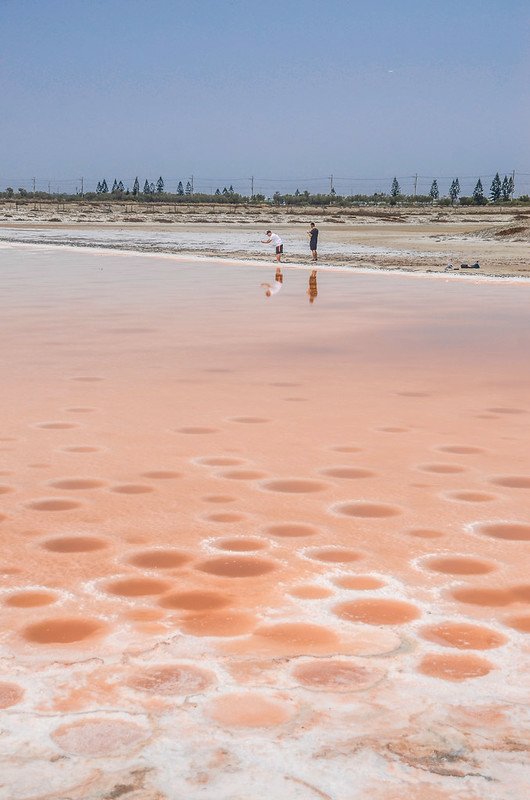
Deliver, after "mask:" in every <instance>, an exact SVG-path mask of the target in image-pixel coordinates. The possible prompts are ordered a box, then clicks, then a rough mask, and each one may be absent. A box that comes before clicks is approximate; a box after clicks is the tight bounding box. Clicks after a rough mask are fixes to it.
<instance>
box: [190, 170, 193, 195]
mask: <svg viewBox="0 0 530 800" xmlns="http://www.w3.org/2000/svg"><path fill="white" fill-rule="evenodd" d="M190 183H191V193H192V194H193V175H192V176H191V181H190Z"/></svg>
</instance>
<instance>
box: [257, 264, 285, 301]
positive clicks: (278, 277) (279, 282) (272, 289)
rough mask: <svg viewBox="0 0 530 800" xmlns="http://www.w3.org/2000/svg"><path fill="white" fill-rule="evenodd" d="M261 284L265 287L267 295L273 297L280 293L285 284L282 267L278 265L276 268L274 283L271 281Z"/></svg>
mask: <svg viewBox="0 0 530 800" xmlns="http://www.w3.org/2000/svg"><path fill="white" fill-rule="evenodd" d="M261 285H262V286H264V287H265V297H272V295H273V294H278V292H279V291H280V289H281V288H282V286H283V275H282V270H281V267H278V269H277V270H276V274H275V276H274V284H273V285H271V284H270V283H262V284H261Z"/></svg>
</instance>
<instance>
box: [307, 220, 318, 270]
mask: <svg viewBox="0 0 530 800" xmlns="http://www.w3.org/2000/svg"><path fill="white" fill-rule="evenodd" d="M307 235H308V236H309V249H310V250H311V255H312V257H313V261H318V256H317V242H318V228H317V227H316V226H315V223H314V222H312V223H311V227H310V228H309V230H308V232H307Z"/></svg>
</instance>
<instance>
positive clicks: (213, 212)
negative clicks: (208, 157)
mask: <svg viewBox="0 0 530 800" xmlns="http://www.w3.org/2000/svg"><path fill="white" fill-rule="evenodd" d="M313 219H314V220H315V221H316V223H317V224H318V227H319V229H320V242H319V253H320V263H321V265H331V266H347V267H351V268H363V267H364V268H372V269H379V268H383V269H386V270H394V269H396V270H406V271H419V272H443V271H444V270H445V268H446V266H447V264H448V263H451V264H453V265H454V266H455V267H459V265H460V264H461V263H468V264H472V263H474V262H475V261H477V260H478V261H479V263H480V265H481V269H480V271H478V270H476V271H475V270H473V275H484V274H485V275H498V276H520V277H528V276H530V262H529V259H528V243H529V241H530V223H529V220H530V211H527V210H526V209H525V208H524V207H519V208H515V209H513V210H511V209H510V210H508V209H501V208H499V209H496V208H483V209H476V208H471V209H464V208H462V209H459V208H456V209H451V208H437V209H427V210H424V209H419V210H418V209H399V208H398V209H385V208H381V209H356V210H352V211H351V212H350V211H348V212H345V211H344V210H340V209H326V210H325V211H324V212H323V213H322V214H320V215H319V214H318V213H316V211H315V209H293V210H287V209H271V208H270V207H268V208H258V209H254V208H251V207H229V208H223V207H221V208H219V207H211V206H209V207H206V208H194V207H192V206H184V207H180V206H161V207H160V208H158V207H157V206H151V205H146V204H144V205H141V206H140V207H139V208H138V207H135V206H134V205H132V204H131V207H130V206H124V205H119V204H114V205H112V204H109V205H108V206H105V207H103V208H102V207H101V206H90V205H86V204H63V205H61V204H59V205H53V206H50V205H48V204H40V205H39V204H35V205H31V204H28V205H23V206H22V205H20V206H19V208H18V209H16V208H14V206H13V204H11V205H8V204H4V205H3V206H2V205H1V204H0V239H1V240H4V241H11V240H15V241H22V242H39V241H41V242H50V243H53V244H68V243H70V244H75V245H78V246H84V247H87V246H93V247H107V248H114V249H118V250H124V249H129V250H132V251H135V252H167V253H175V254H181V255H186V254H190V255H191V254H199V255H203V256H206V257H214V258H218V257H219V256H223V257H226V258H234V259H253V260H256V261H261V262H264V263H266V262H270V261H271V260H272V252H271V249H270V248H267V247H266V246H263V245H261V244H260V241H259V240H260V238H263V233H264V230H265V228H267V227H271V228H274V230H275V231H277V232H278V233H279V234H280V235H281V236H282V238H283V239H284V242H285V261H286V262H288V263H307V264H309V261H310V259H309V249H308V246H307V237H306V228H307V227H308V222H309V220H313ZM458 274H460V272H459V273H458ZM461 274H465V270H462V271H461Z"/></svg>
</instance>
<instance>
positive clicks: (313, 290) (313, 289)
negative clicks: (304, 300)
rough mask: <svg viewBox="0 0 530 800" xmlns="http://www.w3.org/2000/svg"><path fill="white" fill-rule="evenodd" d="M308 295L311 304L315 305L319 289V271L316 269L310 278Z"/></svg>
mask: <svg viewBox="0 0 530 800" xmlns="http://www.w3.org/2000/svg"><path fill="white" fill-rule="evenodd" d="M306 294H308V295H309V302H310V303H314V302H315V298H316V297H317V295H318V288H317V271H316V269H314V270H313V272H312V273H311V274H310V276H309V286H308V287H307V290H306Z"/></svg>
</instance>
